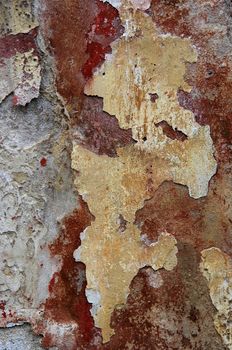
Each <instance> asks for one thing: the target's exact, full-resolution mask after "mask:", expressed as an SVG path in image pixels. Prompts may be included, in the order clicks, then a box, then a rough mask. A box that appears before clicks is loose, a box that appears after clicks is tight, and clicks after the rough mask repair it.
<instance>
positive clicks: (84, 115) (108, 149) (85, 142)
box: [72, 96, 134, 157]
mask: <svg viewBox="0 0 232 350" xmlns="http://www.w3.org/2000/svg"><path fill="white" fill-rule="evenodd" d="M72 130H73V138H74V140H75V141H77V143H78V144H80V145H82V146H83V147H85V148H87V149H89V150H90V151H92V152H94V153H97V154H99V155H102V154H106V155H108V156H109V157H115V156H117V151H116V148H117V147H123V146H126V145H128V144H131V143H133V142H134V141H133V139H132V132H131V129H128V130H124V129H121V128H120V127H119V124H118V120H117V118H116V117H114V116H111V115H109V114H108V113H106V112H104V111H103V100H102V98H100V97H88V96H85V98H84V100H83V107H82V110H81V113H80V116H79V118H78V119H77V120H76V122H75V125H73V129H72Z"/></svg>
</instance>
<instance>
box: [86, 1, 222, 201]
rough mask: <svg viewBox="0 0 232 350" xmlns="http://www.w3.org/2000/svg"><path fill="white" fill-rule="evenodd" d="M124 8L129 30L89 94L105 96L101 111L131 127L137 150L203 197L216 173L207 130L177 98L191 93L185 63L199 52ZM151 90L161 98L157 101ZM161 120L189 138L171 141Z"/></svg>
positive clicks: (88, 87)
mask: <svg viewBox="0 0 232 350" xmlns="http://www.w3.org/2000/svg"><path fill="white" fill-rule="evenodd" d="M124 6H125V7H124ZM124 6H122V9H121V10H120V13H121V14H122V19H123V20H124V22H125V23H124V22H123V23H124V25H126V29H125V34H124V36H123V38H121V39H120V40H118V41H116V42H115V43H114V44H112V48H113V51H112V55H111V56H108V60H106V62H105V63H104V64H103V65H102V67H101V69H100V70H99V71H98V72H97V73H95V74H94V77H93V78H92V79H91V80H89V81H88V82H87V84H86V87H85V92H86V93H87V94H88V95H98V96H101V97H103V109H104V110H105V111H106V112H108V113H110V114H111V115H115V116H116V118H117V119H118V120H119V125H120V127H121V128H123V129H128V128H131V129H132V135H133V139H134V140H136V141H137V144H136V145H135V147H136V148H140V149H143V150H146V151H148V152H151V153H153V154H154V156H156V157H160V158H164V159H166V160H167V162H168V161H169V162H170V172H171V174H170V177H171V178H172V179H173V180H174V181H175V182H178V183H181V184H184V185H187V186H188V187H189V190H190V194H191V195H192V196H193V197H194V198H198V197H201V196H204V195H206V194H207V188H208V181H209V180H210V178H211V177H212V175H214V174H215V172H216V162H215V160H214V158H213V145H212V140H211V137H210V132H209V128H206V127H201V126H200V125H199V124H198V123H196V122H195V119H194V115H193V114H192V113H191V112H190V111H187V110H185V109H183V108H182V107H180V105H179V103H178V99H177V91H178V89H179V88H181V89H183V90H186V91H190V87H189V86H188V84H187V83H186V82H185V80H184V74H185V63H186V62H194V61H195V60H196V59H197V55H196V52H195V51H194V49H193V48H192V46H191V44H190V42H189V40H186V39H185V40H184V39H180V38H177V37H171V36H168V37H164V36H160V35H158V33H157V32H156V28H155V27H154V26H153V23H152V20H151V18H150V17H148V16H147V15H145V14H144V13H142V12H139V11H134V12H131V11H127V9H126V5H124ZM128 6H129V5H128ZM131 13H133V14H132V15H131ZM138 33H139V34H138ZM125 52H127V54H126V55H125ZM122 92H123V93H122ZM151 93H157V94H158V96H159V98H158V99H157V100H156V102H155V103H154V102H153V101H152V100H151V98H150V94H151ZM162 121H166V122H167V123H168V124H169V125H170V126H171V127H172V128H173V129H178V130H180V131H181V132H183V133H184V134H185V135H186V136H187V137H188V140H187V141H186V142H185V143H184V144H182V143H181V142H178V141H177V140H175V141H172V140H171V139H170V138H169V137H168V136H166V135H165V133H164V132H163V131H162V128H159V127H157V124H159V123H160V122H162ZM195 166H197V168H195Z"/></svg>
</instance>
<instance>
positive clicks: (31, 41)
mask: <svg viewBox="0 0 232 350" xmlns="http://www.w3.org/2000/svg"><path fill="white" fill-rule="evenodd" d="M36 36H37V29H36V28H35V29H32V30H31V31H30V32H29V33H26V34H23V33H20V34H16V35H13V34H10V35H6V36H3V37H0V57H1V59H2V58H11V57H12V56H15V55H16V53H17V52H18V53H24V52H28V51H30V50H34V51H35V52H37V48H36V43H35V39H36Z"/></svg>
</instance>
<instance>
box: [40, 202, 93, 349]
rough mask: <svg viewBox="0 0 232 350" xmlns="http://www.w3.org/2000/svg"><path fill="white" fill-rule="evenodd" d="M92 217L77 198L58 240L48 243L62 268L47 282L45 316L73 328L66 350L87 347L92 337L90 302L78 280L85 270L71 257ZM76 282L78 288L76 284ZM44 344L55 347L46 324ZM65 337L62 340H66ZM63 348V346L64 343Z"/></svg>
mask: <svg viewBox="0 0 232 350" xmlns="http://www.w3.org/2000/svg"><path fill="white" fill-rule="evenodd" d="M92 219H93V217H92V216H91V215H90V213H89V211H88V207H87V205H86V203H85V202H84V201H83V200H82V199H81V198H80V204H79V208H78V209H75V210H74V212H73V213H72V214H71V215H69V216H68V217H66V218H64V219H63V221H62V223H61V230H60V233H59V236H58V237H57V239H56V240H55V241H54V242H53V243H52V244H50V246H49V249H50V251H51V254H52V256H56V257H58V258H59V259H60V260H61V264H62V265H61V270H60V271H59V272H56V273H55V274H54V275H53V277H52V279H51V281H50V284H49V287H48V288H49V294H50V296H49V298H48V299H47V300H46V302H45V305H44V307H45V311H44V319H45V320H47V321H48V322H56V323H58V324H60V325H68V324H70V325H72V324H74V326H75V327H74V331H73V332H70V334H68V337H69V340H68V343H69V344H71V345H70V347H69V348H68V349H76V348H77V346H80V344H82V347H80V349H82V348H83V346H84V345H85V346H87V344H88V343H89V342H90V339H91V337H92V336H93V334H92V333H93V320H92V317H91V315H90V311H89V309H90V305H89V304H88V302H87V299H86V296H85V285H86V282H85V281H83V282H82V281H79V282H78V279H79V278H80V275H81V274H82V271H83V270H84V266H83V264H81V263H77V262H76V261H75V259H74V257H73V252H74V250H75V249H76V248H77V247H78V246H79V245H80V243H81V241H80V234H81V232H82V231H84V229H85V228H86V227H87V226H88V225H90V223H91V220H92ZM78 284H79V287H78ZM44 327H45V330H43V332H45V333H44V339H43V345H44V346H45V347H50V346H56V345H59V342H58V344H57V341H58V339H57V337H56V334H53V333H52V332H51V331H49V329H47V330H46V323H45V324H44ZM65 337H67V335H65V334H64V338H63V339H61V340H60V341H61V342H65ZM63 346H64V347H63V348H64V349H65V345H63Z"/></svg>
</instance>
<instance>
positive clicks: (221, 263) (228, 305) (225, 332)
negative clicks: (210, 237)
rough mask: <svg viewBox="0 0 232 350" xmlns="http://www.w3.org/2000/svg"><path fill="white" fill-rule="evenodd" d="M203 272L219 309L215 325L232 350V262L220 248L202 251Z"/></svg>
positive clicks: (201, 266) (212, 297) (211, 295)
mask: <svg viewBox="0 0 232 350" xmlns="http://www.w3.org/2000/svg"><path fill="white" fill-rule="evenodd" d="M201 254H202V262H201V265H200V268H201V271H202V273H203V275H204V276H205V278H206V279H207V281H208V286H209V292H210V297H211V299H212V302H213V304H214V306H215V308H216V309H217V312H216V315H215V318H214V324H215V328H216V330H217V331H218V333H219V334H220V335H221V337H222V339H223V341H224V344H225V345H227V346H228V349H230V350H231V349H232V261H231V258H230V257H229V256H228V255H227V254H225V253H224V252H222V251H221V250H220V249H218V248H215V247H213V248H210V249H205V250H203V251H202V253H201Z"/></svg>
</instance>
